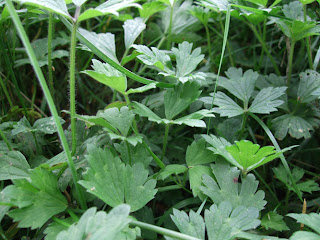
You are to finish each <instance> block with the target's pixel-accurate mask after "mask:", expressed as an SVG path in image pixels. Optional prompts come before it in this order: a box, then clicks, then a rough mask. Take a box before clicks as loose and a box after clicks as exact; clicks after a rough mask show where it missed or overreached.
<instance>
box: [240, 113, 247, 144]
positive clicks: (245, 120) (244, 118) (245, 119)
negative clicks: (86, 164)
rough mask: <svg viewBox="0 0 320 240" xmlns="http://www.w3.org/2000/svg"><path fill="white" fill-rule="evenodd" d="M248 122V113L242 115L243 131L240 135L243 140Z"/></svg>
mask: <svg viewBox="0 0 320 240" xmlns="http://www.w3.org/2000/svg"><path fill="white" fill-rule="evenodd" d="M246 122H247V112H245V113H244V114H242V127H241V130H240V133H239V139H241V138H242V135H243V132H244V129H245V127H246Z"/></svg>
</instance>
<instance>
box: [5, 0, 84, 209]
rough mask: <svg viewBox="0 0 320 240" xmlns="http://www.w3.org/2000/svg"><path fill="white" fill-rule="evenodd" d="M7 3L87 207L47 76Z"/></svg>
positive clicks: (76, 186) (77, 187) (10, 5)
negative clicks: (45, 76) (44, 74)
mask: <svg viewBox="0 0 320 240" xmlns="http://www.w3.org/2000/svg"><path fill="white" fill-rule="evenodd" d="M6 5H7V8H8V11H9V13H10V15H11V17H12V20H13V22H14V24H15V26H16V28H17V30H18V33H19V35H20V38H21V40H22V42H23V45H24V46H25V48H26V52H27V54H28V57H29V59H30V61H31V64H32V66H33V68H34V71H35V73H36V75H37V78H38V80H39V82H40V85H41V88H42V90H43V93H44V96H45V98H46V99H47V102H48V106H49V109H50V111H51V114H52V116H53V118H54V121H55V123H56V126H57V130H58V134H59V137H60V140H61V144H62V146H63V149H64V152H65V154H66V157H67V161H68V165H69V168H70V171H71V175H72V180H73V183H74V186H75V190H76V192H77V194H78V199H79V203H80V206H81V208H82V209H87V205H86V201H85V198H84V195H83V191H82V190H81V188H80V186H79V184H78V180H79V178H78V174H77V171H76V168H75V165H74V162H73V160H72V156H71V153H70V149H69V146H68V142H67V139H66V136H65V135H64V132H63V128H62V125H61V123H60V119H59V115H58V112H57V109H56V106H55V105H54V102H53V99H52V96H51V94H50V91H49V88H48V85H47V83H46V80H45V78H44V76H43V73H42V71H41V68H40V66H39V63H38V60H37V58H36V56H35V53H34V51H33V48H32V46H31V44H30V41H29V39H28V36H27V34H26V32H25V31H24V29H23V26H22V23H21V21H20V19H19V16H18V14H17V13H16V10H15V9H14V6H13V4H12V2H11V0H6Z"/></svg>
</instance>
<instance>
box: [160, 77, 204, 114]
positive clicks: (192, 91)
mask: <svg viewBox="0 0 320 240" xmlns="http://www.w3.org/2000/svg"><path fill="white" fill-rule="evenodd" d="M199 88H200V85H199V84H198V83H197V82H187V83H185V84H181V83H180V84H178V85H177V86H175V87H174V88H172V89H167V90H166V93H165V95H164V106H165V115H166V118H167V119H169V120H172V119H173V118H174V117H175V116H177V115H178V114H179V113H181V112H182V111H183V110H185V109H186V108H187V107H188V106H189V105H190V104H191V103H193V102H194V101H195V100H197V98H198V97H199V95H200V94H201V91H200V90H199Z"/></svg>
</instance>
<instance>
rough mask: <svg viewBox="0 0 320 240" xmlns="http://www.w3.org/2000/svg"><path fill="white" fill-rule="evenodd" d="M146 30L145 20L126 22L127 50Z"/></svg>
mask: <svg viewBox="0 0 320 240" xmlns="http://www.w3.org/2000/svg"><path fill="white" fill-rule="evenodd" d="M145 28H146V24H145V23H144V22H143V18H135V19H130V20H127V21H125V22H124V24H123V29H124V43H125V47H126V49H129V48H130V47H131V45H132V44H133V43H134V41H135V40H136V39H137V37H138V36H139V35H140V33H141V32H142V31H143V30H144V29H145Z"/></svg>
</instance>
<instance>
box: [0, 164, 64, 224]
mask: <svg viewBox="0 0 320 240" xmlns="http://www.w3.org/2000/svg"><path fill="white" fill-rule="evenodd" d="M30 178H31V181H30V182H29V181H28V180H26V179H17V180H13V183H14V185H9V186H8V187H6V188H5V189H4V190H3V192H4V194H5V197H7V198H8V199H9V203H11V204H13V205H16V206H17V207H18V208H16V209H14V210H12V211H10V212H9V216H10V217H12V218H13V219H14V221H15V222H19V225H18V226H19V227H21V228H28V227H31V229H35V228H39V227H41V226H43V224H45V223H46V222H47V221H48V220H49V219H50V218H51V217H52V216H54V215H56V214H58V213H60V212H63V211H64V210H65V209H66V208H67V206H68V202H67V200H66V198H65V197H64V196H63V195H62V194H61V192H60V191H59V189H58V184H57V177H56V175H55V174H53V173H52V172H49V171H48V170H46V169H44V168H36V169H34V170H31V171H30Z"/></svg>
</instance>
